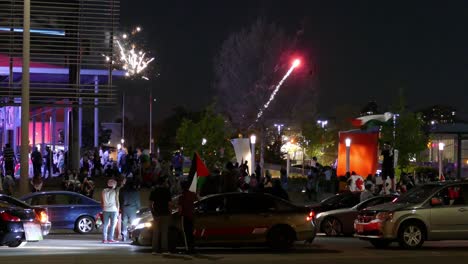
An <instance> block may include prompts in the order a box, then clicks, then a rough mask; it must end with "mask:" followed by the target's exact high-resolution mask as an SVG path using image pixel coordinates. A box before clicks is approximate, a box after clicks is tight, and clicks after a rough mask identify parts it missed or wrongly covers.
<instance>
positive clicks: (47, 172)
mask: <svg viewBox="0 0 468 264" xmlns="http://www.w3.org/2000/svg"><path fill="white" fill-rule="evenodd" d="M44 159H45V163H44V175H43V176H44V177H43V178H44V179H47V177H48V178H50V177H51V173H52V150H51V149H50V147H46V151H45V155H44ZM46 176H47V177H46Z"/></svg>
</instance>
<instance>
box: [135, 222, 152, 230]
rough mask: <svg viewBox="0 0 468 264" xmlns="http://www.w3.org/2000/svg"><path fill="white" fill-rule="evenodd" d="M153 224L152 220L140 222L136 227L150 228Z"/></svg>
mask: <svg viewBox="0 0 468 264" xmlns="http://www.w3.org/2000/svg"><path fill="white" fill-rule="evenodd" d="M151 226H152V224H151V222H146V223H141V224H138V225H137V226H136V227H135V229H143V228H150V227H151Z"/></svg>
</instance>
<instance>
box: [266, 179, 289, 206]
mask: <svg viewBox="0 0 468 264" xmlns="http://www.w3.org/2000/svg"><path fill="white" fill-rule="evenodd" d="M264 192H265V193H269V194H271V195H273V196H276V197H279V198H281V199H284V200H286V201H289V195H288V193H287V192H286V191H285V190H284V189H283V187H282V186H281V181H280V180H279V179H275V180H273V186H272V187H271V188H265V190H264Z"/></svg>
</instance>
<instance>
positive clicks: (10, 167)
mask: <svg viewBox="0 0 468 264" xmlns="http://www.w3.org/2000/svg"><path fill="white" fill-rule="evenodd" d="M3 162H4V165H5V174H8V173H7V172H8V171H10V172H11V173H13V172H14V167H15V153H14V152H13V149H12V148H11V146H10V144H9V143H7V144H5V148H4V149H3Z"/></svg>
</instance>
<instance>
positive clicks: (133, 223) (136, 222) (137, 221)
mask: <svg viewBox="0 0 468 264" xmlns="http://www.w3.org/2000/svg"><path fill="white" fill-rule="evenodd" d="M140 221H141V217H138V218H135V220H133V221H132V226H136V225H138V224H139V223H140Z"/></svg>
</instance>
